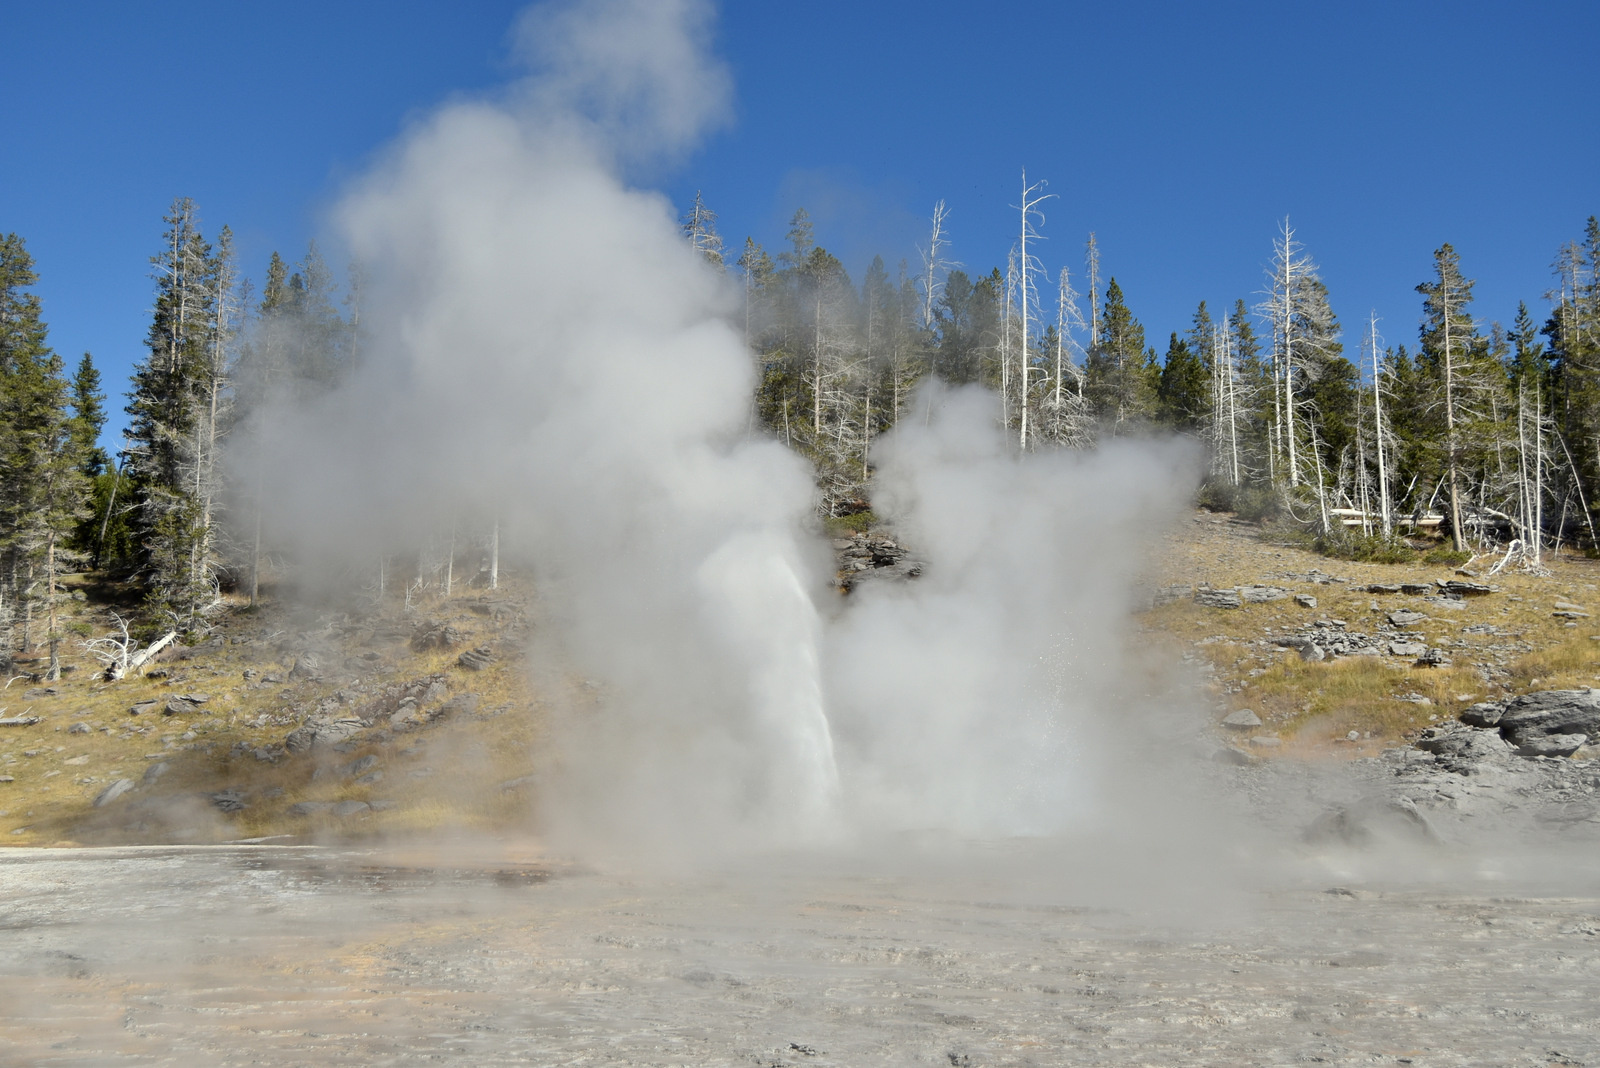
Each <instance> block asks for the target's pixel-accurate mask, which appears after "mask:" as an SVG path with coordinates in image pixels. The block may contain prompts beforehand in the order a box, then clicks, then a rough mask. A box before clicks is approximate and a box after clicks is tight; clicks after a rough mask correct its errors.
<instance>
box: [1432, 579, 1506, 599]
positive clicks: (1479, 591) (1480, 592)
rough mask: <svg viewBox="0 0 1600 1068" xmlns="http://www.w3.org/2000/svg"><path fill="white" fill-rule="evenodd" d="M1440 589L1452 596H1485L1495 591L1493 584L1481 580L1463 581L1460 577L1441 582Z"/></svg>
mask: <svg viewBox="0 0 1600 1068" xmlns="http://www.w3.org/2000/svg"><path fill="white" fill-rule="evenodd" d="M1439 590H1440V592H1441V593H1444V594H1447V595H1448V596H1451V597H1483V596H1486V595H1487V594H1491V593H1493V592H1495V589H1494V587H1493V586H1485V585H1484V584H1483V583H1481V582H1462V581H1461V580H1460V579H1451V580H1450V581H1449V582H1441V583H1439Z"/></svg>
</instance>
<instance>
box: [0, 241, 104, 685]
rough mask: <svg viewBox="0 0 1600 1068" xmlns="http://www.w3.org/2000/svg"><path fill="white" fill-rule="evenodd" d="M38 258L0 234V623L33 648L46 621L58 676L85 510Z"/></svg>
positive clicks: (79, 452)
mask: <svg viewBox="0 0 1600 1068" xmlns="http://www.w3.org/2000/svg"><path fill="white" fill-rule="evenodd" d="M37 281H38V276H37V275H36V274H35V272H34V270H33V258H32V257H31V256H30V255H29V254H28V251H27V248H26V246H25V245H24V243H23V241H22V239H21V238H20V237H18V236H17V235H16V234H7V235H5V236H4V237H0V569H3V570H0V624H3V625H7V626H8V629H14V628H15V627H16V625H17V624H20V634H19V635H18V637H17V640H16V643H15V646H16V648H18V649H20V650H21V651H22V652H24V653H27V652H29V651H31V650H32V648H33V646H34V644H35V639H36V637H37V633H36V631H35V623H36V620H37V618H38V616H39V615H40V612H41V609H42V610H43V614H44V615H45V616H46V619H47V625H46V631H45V639H46V641H47V642H48V644H49V649H50V663H49V668H48V677H49V678H52V679H53V678H55V677H57V676H58V675H59V674H60V654H59V646H60V642H61V637H62V635H61V631H60V628H59V626H58V625H57V617H56V607H57V602H58V598H59V596H60V591H59V587H58V584H57V579H58V577H59V575H60V574H61V572H62V570H63V568H64V565H65V563H66V561H67V552H66V545H65V543H66V540H67V538H68V536H69V535H70V534H71V532H72V530H73V528H74V527H75V526H76V524H77V523H78V521H79V520H80V519H81V518H82V516H83V514H84V511H85V496H86V479H85V476H84V473H83V470H82V466H83V463H84V455H83V449H82V448H81V444H80V443H81V442H82V433H81V429H80V428H79V427H78V426H76V425H75V424H74V420H73V417H72V416H71V415H70V414H69V412H68V397H69V391H70V386H69V383H68V382H67V379H66V376H65V374H64V366H63V363H62V360H61V357H60V356H58V355H56V353H54V352H53V351H51V349H50V347H49V345H48V343H47V328H46V327H45V324H44V321H43V318H42V316H41V315H40V305H39V299H38V297H37V296H35V295H34V294H32V293H30V292H27V290H28V288H29V287H31V286H32V285H34V284H35V283H36V282H37Z"/></svg>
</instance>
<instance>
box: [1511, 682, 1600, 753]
mask: <svg viewBox="0 0 1600 1068" xmlns="http://www.w3.org/2000/svg"><path fill="white" fill-rule="evenodd" d="M1498 726H1499V728H1500V733H1501V734H1502V735H1503V736H1504V737H1505V740H1506V741H1508V742H1510V743H1511V744H1512V745H1514V746H1516V747H1517V751H1518V752H1519V753H1522V754H1523V755H1525V756H1565V755H1568V754H1570V753H1572V752H1574V751H1576V750H1577V748H1578V746H1580V745H1582V744H1583V741H1584V740H1586V739H1587V738H1595V737H1600V690H1596V689H1594V688H1592V687H1591V688H1589V689H1583V690H1542V691H1540V692H1538V693H1529V694H1523V695H1522V696H1521V697H1517V698H1513V699H1512V700H1510V701H1508V702H1507V703H1506V706H1505V711H1504V712H1503V713H1502V714H1501V716H1500V720H1499V723H1498ZM1558 735H1559V736H1561V737H1560V738H1559V739H1558V740H1556V741H1552V742H1549V743H1546V742H1544V741H1543V740H1542V739H1545V738H1554V737H1556V736H1558ZM1574 739H1577V741H1576V744H1572V743H1573V741H1574ZM1569 746H1570V748H1568V747H1569ZM1563 749H1564V750H1565V752H1552V751H1548V750H1563Z"/></svg>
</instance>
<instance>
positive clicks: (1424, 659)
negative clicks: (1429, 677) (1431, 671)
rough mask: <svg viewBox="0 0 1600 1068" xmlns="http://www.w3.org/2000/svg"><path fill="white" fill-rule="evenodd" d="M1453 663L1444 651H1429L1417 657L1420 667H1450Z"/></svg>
mask: <svg viewBox="0 0 1600 1068" xmlns="http://www.w3.org/2000/svg"><path fill="white" fill-rule="evenodd" d="M1451 663H1452V661H1451V659H1450V657H1449V656H1448V655H1447V654H1446V653H1445V651H1444V650H1443V649H1437V648H1435V649H1429V650H1428V651H1427V652H1425V653H1423V654H1422V655H1421V656H1419V657H1417V666H1418V667H1448V666H1449V665H1450V664H1451Z"/></svg>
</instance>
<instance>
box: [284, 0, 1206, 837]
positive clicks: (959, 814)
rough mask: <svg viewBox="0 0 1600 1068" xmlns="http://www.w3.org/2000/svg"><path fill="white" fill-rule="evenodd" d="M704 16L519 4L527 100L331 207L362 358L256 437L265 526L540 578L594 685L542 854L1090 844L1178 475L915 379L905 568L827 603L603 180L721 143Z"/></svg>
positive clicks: (559, 752) (791, 480) (461, 117)
mask: <svg viewBox="0 0 1600 1068" xmlns="http://www.w3.org/2000/svg"><path fill="white" fill-rule="evenodd" d="M711 15H712V11H711V9H710V7H709V5H708V4H706V3H702V2H699V0H598V2H592V3H585V4H581V5H573V4H564V5H560V6H555V7H546V8H541V9H538V10H536V11H534V12H533V13H531V14H530V15H528V16H527V17H525V18H524V19H523V21H522V22H521V24H520V35H521V37H520V39H521V40H522V42H523V44H524V51H525V54H526V55H527V56H528V57H529V60H530V62H531V63H532V64H533V66H534V70H535V73H534V74H533V75H532V77H531V78H530V79H529V80H528V81H527V82H526V83H524V84H522V85H520V86H517V87H515V88H514V89H513V90H511V91H509V92H508V93H506V94H505V95H504V97H503V98H502V99H499V100H495V101H478V102H470V103H456V104H452V105H450V106H446V107H443V108H441V109H440V110H439V111H438V112H437V113H435V114H433V115H432V116H431V117H429V118H427V119H426V120H425V121H422V122H420V123H419V124H418V125H417V126H416V127H415V128H414V129H412V130H410V131H409V132H408V133H407V134H406V135H405V136H404V137H403V138H402V139H401V140H400V142H399V143H398V145H397V146H396V147H395V148H394V149H393V151H392V152H391V153H390V155H389V156H388V157H387V158H386V159H384V160H383V161H382V162H381V163H380V164H379V165H378V166H377V167H376V168H375V169H374V170H373V172H372V173H371V174H370V175H369V176H368V177H367V178H366V179H365V180H364V181H363V182H361V183H360V184H359V185H358V186H357V187H355V188H354V189H353V190H352V191H351V192H350V194H349V196H348V197H347V198H346V199H345V201H344V202H343V204H342V207H341V208H340V210H339V212H338V221H339V224H340V228H341V230H342V232H343V235H344V239H345V241H346V243H347V245H348V248H349V250H350V251H351V253H352V254H353V255H354V256H355V257H356V258H357V259H358V260H359V261H360V262H362V263H363V264H365V265H367V268H368V270H369V272H370V275H369V278H368V282H367V297H366V308H365V312H364V320H365V323H366V324H368V326H369V327H370V340H369V341H368V342H366V344H365V353H366V354H365V356H364V359H363V363H362V365H361V366H360V367H359V368H357V369H356V371H355V373H354V374H353V375H352V376H351V378H350V379H349V381H348V382H347V383H346V384H345V385H344V386H343V387H341V388H340V390H338V391H337V392H336V393H334V394H333V395H332V396H330V397H328V398H326V399H324V400H322V401H320V402H318V403H317V404H315V405H312V406H309V407H302V408H299V409H294V408H289V407H285V408H284V409H283V410H281V411H279V412H277V413H276V416H275V418H274V419H272V420H271V421H269V422H268V423H267V424H265V425H264V426H263V427H262V428H261V430H260V433H261V434H262V437H263V441H264V442H265V444H266V448H267V451H268V453H269V454H270V455H271V456H272V457H273V459H272V461H271V462H270V463H269V464H268V465H266V466H267V470H268V472H269V474H268V476H267V481H268V485H267V494H268V497H269V498H270V499H271V500H272V501H273V502H274V515H275V517H276V518H275V522H276V524H277V528H278V529H276V530H275V531H271V532H269V533H270V534H271V536H273V537H275V538H277V539H278V540H279V543H280V544H281V543H289V542H292V543H293V544H295V545H297V546H298V550H299V552H300V553H301V554H302V555H303V556H304V557H306V558H312V557H316V558H320V559H324V560H342V561H344V562H346V563H350V564H357V563H361V562H363V561H367V562H370V561H371V560H374V559H375V558H376V556H377V554H378V553H379V552H381V551H382V550H383V549H384V548H385V547H387V548H390V549H398V548H400V547H401V546H403V545H406V544H408V543H409V544H415V543H416V541H417V540H418V539H420V538H421V537H422V536H423V535H424V534H426V533H427V532H428V531H429V525H430V524H437V523H438V522H440V517H442V516H443V517H448V516H450V515H471V516H477V517H480V518H489V517H492V518H495V519H497V520H498V522H499V523H500V525H501V529H502V531H504V543H505V544H506V545H507V546H509V547H514V548H515V547H520V549H521V550H522V551H523V552H524V553H525V554H526V557H527V559H528V561H529V563H530V564H531V565H532V566H533V567H534V568H535V569H536V572H537V575H538V583H539V595H540V599H541V608H542V611H543V613H544V615H545V616H546V617H547V618H548V619H549V620H550V622H549V624H548V625H546V626H544V627H542V628H541V637H540V639H539V642H540V648H539V649H538V650H536V652H537V653H538V654H540V655H541V656H542V657H543V658H544V660H545V661H546V662H549V663H553V664H559V665H561V666H562V667H563V668H564V669H570V670H576V671H577V672H579V673H581V674H583V675H584V676H586V677H588V678H590V679H593V680H595V682H596V683H598V690H597V692H598V693H599V695H600V696H599V699H598V704H597V707H595V708H592V709H583V708H574V709H571V710H569V711H566V712H564V713H562V714H560V715H558V717H557V720H558V721H557V723H556V724H555V725H554V727H555V730H554V737H553V738H552V739H551V743H552V753H553V754H554V756H553V759H552V763H551V766H550V767H548V768H546V769H545V772H546V782H547V788H546V790H545V791H544V796H543V797H542V799H541V810H542V812H543V814H544V818H545V820H546V822H547V824H548V826H549V830H550V833H551V834H552V835H553V836H554V837H555V839H556V840H557V841H560V842H566V843H573V842H600V843H605V844H607V845H609V846H611V847H618V848H639V847H642V846H643V845H645V844H654V845H658V846H660V845H664V846H665V847H667V848H670V849H677V848H682V847H684V846H686V845H691V844H697V843H705V842H714V843H716V844H718V845H719V846H734V847H742V846H746V845H750V844H757V843H764V842H771V841H783V842H818V841H826V840H830V839H837V838H840V837H841V836H846V835H848V834H850V833H851V832H854V831H861V830H866V831H870V832H877V831H888V830H903V829H929V828H931V829H941V830H946V831H955V832H959V833H963V834H974V835H993V834H1015V833H1051V832H1055V831H1059V830H1062V829H1063V828H1065V827H1069V826H1071V825H1072V824H1073V823H1074V821H1077V820H1081V819H1086V818H1089V817H1090V816H1091V815H1092V813H1093V810H1094V808H1095V806H1096V804H1097V803H1100V802H1103V801H1104V799H1105V797H1106V796H1108V795H1107V794H1106V793H1105V790H1104V789H1102V787H1104V786H1105V782H1104V781H1103V780H1104V777H1105V775H1106V774H1108V769H1109V768H1111V767H1112V765H1111V764H1109V763H1107V762H1106V761H1104V760H1102V759H1100V756H1101V755H1103V754H1104V753H1105V752H1106V751H1107V749H1106V746H1105V745H1103V744H1102V740H1101V739H1100V738H1098V737H1097V732H1099V731H1100V730H1102V729H1103V726H1104V722H1105V720H1104V716H1103V714H1102V713H1103V712H1104V711H1105V710H1106V708H1107V705H1108V704H1109V703H1111V702H1113V701H1114V700H1115V698H1114V697H1113V694H1114V692H1115V690H1116V684H1117V679H1118V674H1119V672H1120V670H1121V669H1122V664H1123V657H1122V635H1121V627H1120V624H1119V622H1118V621H1119V620H1120V619H1121V618H1123V617H1124V616H1125V609H1126V608H1127V603H1126V602H1127V597H1128V590H1129V585H1130V576H1131V570H1132V568H1133V567H1134V566H1135V564H1136V563H1137V554H1136V553H1135V552H1134V551H1133V549H1132V547H1133V546H1134V545H1135V544H1136V543H1137V541H1138V539H1139V537H1140V536H1141V535H1143V534H1145V533H1147V532H1150V531H1152V530H1155V529H1157V528H1158V527H1159V526H1160V525H1161V523H1162V522H1163V521H1164V519H1165V518H1166V514H1167V512H1168V510H1169V509H1171V508H1172V505H1171V503H1170V502H1173V501H1177V500H1181V499H1182V493H1181V484H1182V483H1183V482H1184V481H1185V480H1186V479H1187V478H1188V477H1189V467H1190V465H1189V463H1188V461H1187V457H1186V454H1181V453H1180V452H1179V451H1177V447H1176V446H1166V447H1160V446H1153V445H1144V446H1135V445H1125V446H1121V447H1118V448H1114V449H1107V450H1104V451H1102V452H1100V453H1098V454H1095V455H1032V456H1028V457H1025V458H1023V459H1022V460H1021V461H1019V460H1018V459H1017V458H1015V457H1013V456H1010V455H1008V454H1007V453H1006V451H1005V448H1004V446H1003V443H1002V441H1001V438H1000V433H999V430H998V428H997V427H996V426H995V419H994V415H995V411H996V402H995V400H994V398H993V397H992V396H990V395H988V394H985V393H983V392H981V391H977V390H946V389H943V388H940V387H938V386H930V387H929V388H927V389H926V390H925V391H924V392H923V393H922V394H920V395H919V397H918V398H917V400H916V405H917V406H918V411H919V412H920V413H921V417H919V418H917V419H908V420H906V421H905V426H904V427H903V428H902V429H901V430H900V431H898V432H897V433H896V434H895V435H893V436H892V437H891V438H890V439H886V440H885V441H884V443H883V445H882V446H881V450H880V451H879V453H878V454H877V455H878V456H879V458H880V461H881V468H880V475H879V486H878V489H877V499H878V501H879V504H880V507H881V508H882V509H883V510H885V511H887V512H888V513H889V514H891V515H892V516H893V517H894V518H895V520H896V522H897V524H898V526H899V529H900V531H901V532H902V534H903V536H904V537H905V538H906V539H907V540H908V541H909V542H910V543H911V544H913V545H915V546H916V547H917V548H918V550H919V551H920V552H921V553H922V555H924V556H925V557H926V558H927V560H928V561H929V566H928V571H927V574H926V576H925V578H923V579H921V580H919V582H917V583H913V584H910V585H908V586H905V587H902V588H895V589H890V588H887V587H885V588H880V589H867V590H863V591H861V592H860V593H859V594H857V595H856V596H853V597H852V598H851V600H850V603H849V604H847V605H840V604H838V603H837V598H836V597H834V595H832V594H831V593H830V592H828V590H827V587H826V582H825V578H824V576H825V575H826V573H827V572H828V571H829V570H830V568H829V567H828V563H827V556H826V551H825V548H824V547H823V545H822V543H821V541H820V539H819V538H818V537H817V535H815V534H814V533H808V532H807V531H808V529H810V528H809V527H808V516H809V514H810V512H811V505H812V499H813V498H812V494H813V487H812V483H811V477H810V473H809V471H808V470H807V468H806V465H805V464H804V462H803V461H802V460H801V459H799V458H797V457H796V456H794V455H793V454H792V453H790V452H789V451H787V450H786V449H784V448H783V447H781V446H780V445H778V444H777V443H775V442H772V441H767V440H763V439H759V438H752V437H751V436H750V435H749V434H748V432H747V424H748V413H749V403H750V395H751V391H752V389H753V387H754V385H755V381H754V368H753V364H752V360H751V358H750V356H749V355H748V354H747V353H746V352H745V351H744V349H743V346H742V343H741V340H740V338H739V336H738V335H737V334H736V333H735V332H734V331H733V330H732V329H731V328H730V326H729V325H728V322H729V319H730V318H731V313H732V312H733V310H734V308H735V307H736V305H735V303H734V302H735V299H736V298H735V295H734V294H733V293H732V292H731V288H730V286H729V285H728V283H727V282H726V281H725V280H724V279H722V278H720V277H718V276H717V275H716V273H715V272H713V271H711V270H709V269H707V267H706V266H705V265H704V264H703V263H702V262H701V261H700V260H699V259H698V258H697V257H696V256H695V255H694V254H693V253H692V252H691V250H690V249H689V248H688V247H687V245H686V243H685V242H684V241H683V239H682V237H681V235H680V234H679V233H678V230H677V227H676V225H675V222H674V212H673V210H672V208H671V206H670V205H669V204H668V203H667V202H666V201H665V200H664V199H663V198H662V197H660V196H658V195H656V194H654V193H651V192H647V191H642V190H640V189H636V188H630V187H629V186H628V185H626V184H625V183H624V181H623V179H622V178H621V177H620V172H621V170H622V168H624V167H626V166H630V165H633V164H637V163H639V162H641V161H647V160H651V159H662V158H670V157H671V156H673V155H674V154H677V153H681V152H682V151H684V150H686V149H687V148H688V147H690V146H691V145H692V144H693V143H694V142H695V140H696V139H697V138H698V137H699V136H701V135H702V134H703V132H704V131H705V130H706V129H708V128H709V127H710V126H711V125H712V124H714V123H716V122H719V121H721V120H722V119H723V118H724V117H725V116H726V115H727V114H728V98H729V97H728V91H729V79H728V77H727V75H726V73H725V72H724V70H723V69H722V67H721V66H720V65H719V64H717V63H716V62H715V61H714V60H713V59H712V58H710V56H709V53H708V33H709V27H710V24H711ZM445 521H446V522H448V519H446V520H445ZM819 606H820V607H819ZM1119 711H1120V710H1119ZM1097 774H1100V775H1101V780H1097V779H1096V775H1097Z"/></svg>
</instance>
